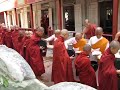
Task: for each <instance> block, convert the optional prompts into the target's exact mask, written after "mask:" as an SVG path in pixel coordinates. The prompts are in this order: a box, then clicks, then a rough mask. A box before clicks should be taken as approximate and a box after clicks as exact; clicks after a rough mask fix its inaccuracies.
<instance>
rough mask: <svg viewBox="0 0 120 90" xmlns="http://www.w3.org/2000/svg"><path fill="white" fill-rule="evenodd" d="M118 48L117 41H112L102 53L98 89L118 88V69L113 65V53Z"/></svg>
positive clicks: (114, 89)
mask: <svg viewBox="0 0 120 90" xmlns="http://www.w3.org/2000/svg"><path fill="white" fill-rule="evenodd" d="M119 49H120V44H119V42H118V41H112V42H111V43H110V46H109V48H108V49H107V50H106V51H105V52H104V53H103V55H102V57H101V59H100V63H99V71H98V82H99V89H98V90H118V82H117V81H118V77H117V74H120V70H116V68H115V66H114V61H115V55H114V54H116V53H117V52H118V50H119Z"/></svg>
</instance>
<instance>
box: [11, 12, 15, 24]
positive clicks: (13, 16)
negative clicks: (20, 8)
mask: <svg viewBox="0 0 120 90" xmlns="http://www.w3.org/2000/svg"><path fill="white" fill-rule="evenodd" d="M12 21H13V25H16V20H15V11H14V10H13V11H12Z"/></svg>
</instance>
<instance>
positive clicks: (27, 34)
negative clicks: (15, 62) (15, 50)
mask: <svg viewBox="0 0 120 90" xmlns="http://www.w3.org/2000/svg"><path fill="white" fill-rule="evenodd" d="M31 32H32V31H31ZM31 32H30V31H25V36H24V38H23V41H22V42H23V45H22V48H21V49H20V54H21V55H22V56H23V58H24V59H26V48H27V46H28V45H29V42H30V38H31Z"/></svg>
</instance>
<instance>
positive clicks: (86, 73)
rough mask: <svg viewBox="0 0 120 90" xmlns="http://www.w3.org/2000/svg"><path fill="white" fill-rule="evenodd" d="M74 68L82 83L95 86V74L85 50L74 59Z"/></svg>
mask: <svg viewBox="0 0 120 90" xmlns="http://www.w3.org/2000/svg"><path fill="white" fill-rule="evenodd" d="M75 68H76V70H77V73H78V74H79V79H80V82H81V83H82V84H86V85H89V86H91V87H94V88H96V87H97V82H96V75H95V71H94V69H93V67H92V66H91V62H90V59H89V58H88V55H87V54H86V52H84V51H83V52H81V53H80V54H79V56H78V57H77V58H76V60H75Z"/></svg>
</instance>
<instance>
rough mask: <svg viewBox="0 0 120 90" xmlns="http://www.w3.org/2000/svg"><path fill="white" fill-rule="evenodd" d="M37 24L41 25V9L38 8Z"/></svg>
mask: <svg viewBox="0 0 120 90" xmlns="http://www.w3.org/2000/svg"><path fill="white" fill-rule="evenodd" d="M37 18H38V19H37V25H38V26H41V10H38V12H37Z"/></svg>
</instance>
